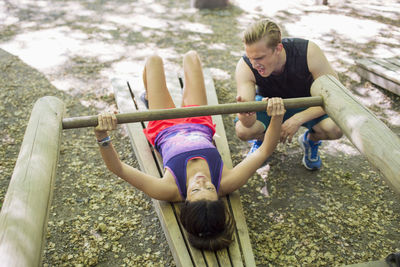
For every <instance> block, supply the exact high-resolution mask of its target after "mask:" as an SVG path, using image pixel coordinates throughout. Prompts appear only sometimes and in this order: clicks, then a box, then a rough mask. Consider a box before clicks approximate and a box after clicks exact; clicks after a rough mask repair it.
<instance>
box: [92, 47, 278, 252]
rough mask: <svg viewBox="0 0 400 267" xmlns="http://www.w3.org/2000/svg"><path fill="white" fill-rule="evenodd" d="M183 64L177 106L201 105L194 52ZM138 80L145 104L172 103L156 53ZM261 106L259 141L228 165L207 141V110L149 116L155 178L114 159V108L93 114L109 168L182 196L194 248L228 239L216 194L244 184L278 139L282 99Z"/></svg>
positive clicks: (173, 198)
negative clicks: (159, 169) (157, 168)
mask: <svg viewBox="0 0 400 267" xmlns="http://www.w3.org/2000/svg"><path fill="white" fill-rule="evenodd" d="M183 69H184V74H185V88H184V91H183V100H182V106H183V107H187V106H199V105H207V96H206V88H205V84H204V78H203V71H202V68H201V62H200V59H199V57H198V55H197V53H196V52H193V51H191V52H188V53H187V54H185V56H184V59H183ZM143 82H144V85H145V89H146V98H147V100H148V105H149V108H150V109H167V108H175V105H174V102H173V100H172V98H171V96H170V94H169V91H168V89H167V85H166V81H165V74H164V67H163V61H162V59H161V58H160V57H159V56H151V57H149V58H148V59H147V62H146V65H145V68H144V72H143ZM265 101H266V99H265ZM267 112H268V114H269V115H270V116H272V119H271V123H270V125H269V127H268V130H267V131H266V133H265V137H264V142H263V143H262V146H261V147H260V148H259V149H258V150H257V151H256V152H254V153H253V154H251V155H249V156H248V157H246V158H245V159H244V160H243V161H242V162H241V163H239V164H238V165H237V166H236V167H234V168H233V169H228V168H227V167H226V166H224V164H223V162H222V159H221V156H220V154H219V152H218V150H217V149H216V147H215V146H214V145H213V142H212V138H213V135H214V133H215V125H214V124H213V122H212V119H211V116H203V117H192V118H181V119H169V120H160V121H151V122H149V124H148V126H147V128H146V129H145V130H144V132H145V135H146V137H147V139H148V140H149V142H150V143H151V144H152V145H153V146H154V147H155V148H156V149H157V151H159V152H160V154H161V155H162V157H163V164H164V169H165V173H164V176H163V177H162V178H161V179H160V178H158V177H154V176H151V175H148V174H146V173H143V172H141V171H139V170H137V169H135V168H133V167H131V166H129V165H127V164H125V163H123V162H121V161H120V159H119V157H118V154H117V153H116V151H115V150H114V148H113V146H112V145H111V143H110V142H109V140H110V139H109V137H108V133H107V131H108V130H114V129H115V128H116V126H117V120H116V117H115V114H111V113H107V114H100V115H99V117H98V121H99V125H98V126H97V127H96V128H95V135H96V137H97V140H98V141H99V144H100V152H101V155H102V157H103V160H104V162H105V164H106V165H107V168H108V169H109V170H110V171H112V172H113V173H115V174H116V175H118V176H119V177H121V178H122V179H124V180H125V181H127V182H129V183H130V184H132V185H133V186H134V187H136V188H138V189H139V190H141V191H143V192H144V193H146V194H147V195H149V196H150V197H152V198H155V199H158V200H164V201H170V202H178V201H185V202H184V204H183V205H182V207H181V213H180V220H181V222H182V225H183V226H184V227H185V229H186V231H187V232H188V236H189V241H190V243H191V244H192V245H193V246H194V247H197V248H199V249H208V250H218V249H221V248H224V247H227V246H228V245H229V244H230V243H231V242H232V240H233V236H232V235H233V230H234V222H233V220H232V218H231V216H230V213H229V212H228V211H227V209H226V207H225V204H224V202H223V200H222V199H220V197H221V196H225V195H227V194H229V193H231V192H233V191H235V190H237V189H238V188H240V187H241V186H242V185H244V184H245V183H246V182H247V180H248V179H249V178H250V177H251V176H252V175H253V174H254V173H255V172H256V170H257V169H258V168H259V167H260V166H261V165H262V164H263V163H264V162H265V161H266V160H267V158H268V157H269V156H270V155H271V154H272V152H273V151H274V150H275V148H276V145H277V143H278V142H279V138H280V130H281V123H282V118H283V114H284V113H285V109H284V106H283V101H282V99H281V98H270V99H268V107H267Z"/></svg>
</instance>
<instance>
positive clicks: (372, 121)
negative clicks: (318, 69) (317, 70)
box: [311, 75, 400, 194]
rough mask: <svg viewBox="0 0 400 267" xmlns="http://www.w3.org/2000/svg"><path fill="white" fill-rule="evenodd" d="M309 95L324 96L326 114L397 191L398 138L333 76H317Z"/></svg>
mask: <svg viewBox="0 0 400 267" xmlns="http://www.w3.org/2000/svg"><path fill="white" fill-rule="evenodd" d="M311 94H312V95H320V96H322V97H323V99H324V104H325V105H324V107H325V111H326V113H327V114H328V115H329V117H330V118H332V119H333V120H334V121H335V123H336V124H337V125H338V126H339V127H340V129H341V130H342V131H343V133H344V134H345V135H346V136H347V138H348V139H349V140H350V141H351V142H352V143H353V145H354V146H355V147H356V148H357V149H358V150H359V151H360V152H361V154H363V155H364V156H365V157H366V158H367V159H368V161H369V162H370V163H371V165H372V166H374V167H376V168H377V169H378V170H379V171H380V172H381V173H382V174H383V177H384V178H385V180H386V182H387V184H388V185H389V186H391V188H392V189H393V190H394V192H397V193H399V194H400V176H399V173H400V138H399V137H398V136H397V135H396V134H395V133H393V132H392V131H391V130H390V129H389V128H388V127H387V126H386V125H385V124H384V123H383V122H382V121H380V120H379V119H378V118H377V117H376V116H375V115H374V114H373V113H372V112H371V111H370V110H369V109H367V108H366V107H365V106H363V105H362V104H361V103H360V102H359V101H358V100H357V99H356V98H355V97H354V96H352V94H351V93H350V92H349V90H348V89H347V88H345V87H344V86H343V85H342V84H341V83H340V82H339V81H338V80H337V79H336V78H335V77H333V76H332V75H323V76H321V77H319V78H318V79H316V80H315V81H314V83H313V84H312V86H311Z"/></svg>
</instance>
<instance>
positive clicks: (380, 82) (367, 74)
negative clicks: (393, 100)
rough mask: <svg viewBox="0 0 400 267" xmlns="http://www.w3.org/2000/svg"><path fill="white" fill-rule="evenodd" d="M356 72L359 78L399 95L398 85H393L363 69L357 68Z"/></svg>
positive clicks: (389, 81)
mask: <svg viewBox="0 0 400 267" xmlns="http://www.w3.org/2000/svg"><path fill="white" fill-rule="evenodd" d="M357 72H358V74H359V75H360V76H361V77H363V78H364V79H366V80H368V81H370V82H372V83H373V84H376V85H378V86H379V87H381V88H383V89H386V90H388V91H390V92H392V93H394V94H397V95H400V85H398V84H397V83H394V82H392V81H391V80H388V79H386V78H384V77H382V76H380V75H378V74H376V73H373V72H371V71H369V70H366V69H364V68H358V69H357Z"/></svg>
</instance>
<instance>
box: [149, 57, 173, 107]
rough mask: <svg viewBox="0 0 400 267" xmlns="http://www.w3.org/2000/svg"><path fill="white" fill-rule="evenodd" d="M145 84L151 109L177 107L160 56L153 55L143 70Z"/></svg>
mask: <svg viewBox="0 0 400 267" xmlns="http://www.w3.org/2000/svg"><path fill="white" fill-rule="evenodd" d="M143 83H144V88H145V89H146V94H147V100H148V101H149V109H163V108H174V107H175V104H174V101H173V100H172V97H171V95H170V94H169V91H168V88H167V84H166V81H165V73H164V64H163V61H162V59H161V57H160V56H158V55H152V56H150V57H149V58H148V59H147V61H146V65H145V67H144V70H143Z"/></svg>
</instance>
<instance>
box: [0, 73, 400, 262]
mask: <svg viewBox="0 0 400 267" xmlns="http://www.w3.org/2000/svg"><path fill="white" fill-rule="evenodd" d="M211 81H212V80H211ZM209 83H210V82H209V81H208V83H207V81H206V84H209ZM208 86H210V85H208ZM206 87H207V86H206ZM311 94H312V95H313V96H314V98H309V100H311V99H313V101H316V102H313V104H305V103H303V104H302V105H303V106H305V107H306V106H314V105H321V104H322V106H323V107H324V109H325V111H326V112H327V114H328V115H329V116H330V117H331V118H332V119H333V120H334V121H335V122H336V123H337V125H338V126H339V127H340V128H341V129H342V131H343V133H344V134H345V135H346V136H347V138H348V139H349V140H350V141H351V142H352V143H353V144H354V146H355V147H357V149H358V150H359V151H360V152H361V153H362V154H363V155H365V156H366V158H367V159H368V160H369V161H370V163H371V165H372V166H374V167H376V168H377V169H378V170H379V171H380V172H381V173H382V175H383V177H384V178H385V180H386V182H387V183H388V184H389V185H390V186H391V187H392V188H393V190H394V191H395V192H396V193H400V138H399V137H398V136H397V135H396V134H394V133H393V132H392V131H391V130H390V129H389V128H388V127H387V126H386V125H385V124H384V123H383V122H381V121H380V120H379V119H378V118H377V117H376V116H375V115H374V114H373V113H372V112H371V111H369V110H368V109H367V108H366V107H364V106H363V105H362V104H361V103H359V102H358V101H357V100H356V99H355V98H354V97H353V96H352V95H351V93H350V92H349V91H348V90H347V89H346V88H345V87H344V86H343V85H342V84H341V83H340V82H339V81H338V80H337V79H336V78H334V77H333V76H331V75H324V76H321V77H319V78H318V79H316V80H315V81H314V83H313V85H312V88H311ZM315 97H317V98H315ZM321 97H322V99H323V102H322V103H321ZM214 98H216V97H215V96H214ZM288 101H289V102H290V101H292V100H288V99H287V100H285V106H286V108H288V107H289V106H288V105H289V104H288V103H289V102H288ZM294 101H295V102H296V100H294ZM211 104H213V105H210V106H206V107H205V108H204V109H189V108H185V109H173V110H171V111H168V112H171V114H169V113H168V112H167V111H166V110H162V113H163V114H169V115H168V116H172V117H174V116H176V117H186V116H189V115H188V114H187V113H186V112H192V111H193V113H190V116H200V115H213V114H226V113H236V112H250V111H256V110H258V109H259V110H264V109H265V103H260V102H258V103H257V102H254V103H247V104H243V105H242V104H233V106H234V108H233V109H231V108H232V106H230V105H216V103H211ZM250 104H251V105H250ZM258 105H259V106H258ZM261 105H264V106H263V107H262V106H261ZM250 106H251V107H250ZM226 107H229V109H227V110H229V112H228V111H223V108H226ZM236 108H238V109H236ZM239 108H240V110H239ZM242 108H243V109H242ZM256 108H257V109H256ZM175 110H176V111H175ZM175 112H176V113H175ZM179 112H183V113H185V114H183V113H179ZM196 112H198V113H196ZM225 112H226V113H225ZM140 113H142V112H136V114H140ZM155 113H161V112H158V111H155ZM155 113H152V112H151V111H146V112H143V113H142V114H140V115H133V114H128V115H125V114H119V115H118V120H119V123H127V122H131V121H141V120H153V119H155V118H156V117H157V116H158V115H157V114H156V115H154V114H155ZM143 114H146V115H145V116H148V117H140V116H144V115H143ZM149 114H152V115H149ZM178 114H179V115H178ZM63 115H64V104H63V103H62V102H61V101H60V100H59V99H57V98H55V97H43V98H40V99H39V100H38V101H37V102H36V104H35V106H34V108H33V110H32V114H31V117H30V120H29V123H28V126H27V129H26V132H25V136H24V140H23V143H22V145H21V149H20V153H19V156H18V159H17V162H16V165H15V169H14V172H13V175H12V178H11V180H10V184H9V188H8V190H7V193H6V196H5V199H4V203H3V207H2V210H1V213H0V259H1V261H0V266H7V267H8V266H40V265H41V259H42V253H43V246H44V243H45V242H44V240H45V233H46V227H47V218H48V213H49V209H50V203H51V197H52V191H53V184H54V180H55V174H56V169H57V162H58V156H59V152H60V140H61V133H62V130H63V128H64V129H71V128H79V127H89V126H95V125H97V116H92V117H89V118H88V117H86V118H84V119H83V120H81V119H75V118H73V119H64V120H63ZM135 116H139V117H140V119H138V118H137V117H135ZM153 116H154V117H153ZM163 116H164V115H163ZM172 117H171V118H172ZM163 118H166V117H157V119H163ZM76 121H78V123H76ZM82 121H83V123H82ZM129 125H131V124H129ZM221 127H222V128H221ZM218 129H219V130H218ZM218 131H220V132H221V131H223V132H222V133H223V136H225V132H224V130H223V125H222V120H221V123H218V125H217V132H218ZM131 139H132V138H131ZM222 139H223V138H220V139H219V140H216V143H218V142H220V143H222V145H223V147H224V148H223V149H222V151H221V155H222V157H223V158H224V160H225V159H229V157H230V154H229V149H228V148H227V142H226V139H225V141H224V140H222ZM217 145H218V144H217ZM147 149H148V150H149V149H150V148H149V147H147ZM156 161H157V160H156V159H154V158H153V159H152V164H156ZM143 162H145V161H142V165H144V164H145V163H143ZM228 164H229V163H228ZM228 200H229V201H230V202H231V206H230V208H231V212H233V213H234V215H235V212H237V211H238V210H239V213H238V214H236V215H235V216H236V217H235V220H237V226H238V228H237V230H236V233H235V235H236V239H240V238H242V239H241V240H242V241H243V240H244V242H245V245H244V246H243V247H242V248H241V252H238V251H239V248H238V247H235V246H238V245H237V243H236V245H235V244H234V245H233V247H232V248H229V251H227V252H220V251H218V252H215V254H212V253H208V252H205V253H201V252H199V251H197V250H193V249H192V248H190V247H187V251H181V249H183V247H181V245H180V244H181V243H180V244H178V243H173V242H175V241H173V240H172V241H171V237H173V236H174V235H175V234H177V232H174V231H178V230H179V225H178V226H177V228H174V229H168V225H169V224H168V223H169V222H168V220H169V219H170V218H172V217H173V216H174V215H173V214H169V215H166V214H164V213H160V211H161V210H163V209H164V208H165V207H166V205H169V204H168V203H158V204H157V205H159V208H158V209H157V213H158V214H159V217H160V221H161V224H162V225H163V227H164V231H168V232H169V233H166V236H167V240H168V242H169V244H170V246H171V251H172V254H173V256H174V259H175V261H176V262H177V264H178V263H179V262H180V263H181V264H182V266H186V265H184V264H186V263H187V262H189V261H192V259H194V258H199V260H200V262H202V263H204V262H205V261H207V262H217V263H218V262H219V263H222V265H223V266H225V265H226V266H229V265H231V266H232V265H233V266H242V265H243V263H240V262H245V264H246V265H247V266H252V264H253V263H254V258H253V253H252V251H251V246H250V245H249V239H248V232H247V226H246V225H245V220H244V217H243V216H242V214H241V213H240V209H241V206H240V205H241V204H240V201H239V198H238V195H237V194H235V192H234V193H233V194H232V195H230V196H228ZM170 207H171V208H168V209H167V211H168V212H171V211H173V209H174V208H175V206H170ZM235 207H238V209H236V208H235ZM233 209H236V211H234V210H233ZM243 222H244V223H243ZM179 231H181V230H179ZM183 235H184V234H183ZM246 235H247V237H246ZM181 238H185V237H184V236H182V235H181ZM242 241H241V242H242ZM171 242H172V243H171ZM183 242H185V241H183ZM242 255H243V257H244V260H243V261H242V260H241V258H240V257H242ZM182 257H185V258H184V259H183V258H182ZM233 263H235V264H233ZM236 263H237V264H236ZM376 263H377V264H378V263H381V264H383V263H382V261H379V262H376ZM196 264H197V263H196ZM199 264H200V265H201V263H199ZM192 266H196V265H194V264H193V265H192ZM357 266H369V265H368V263H366V264H365V265H363V264H358V265H357ZM382 266H383V265H382Z"/></svg>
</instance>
